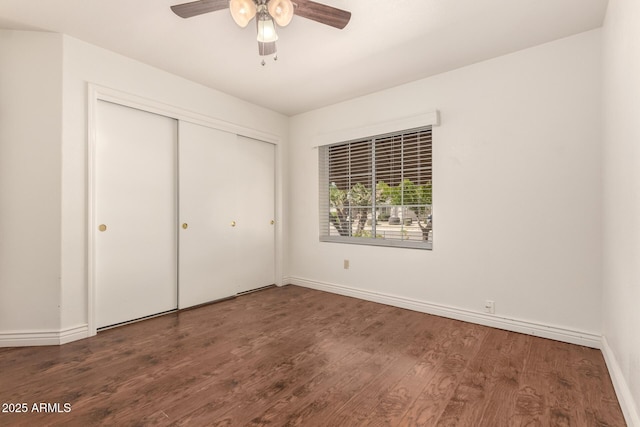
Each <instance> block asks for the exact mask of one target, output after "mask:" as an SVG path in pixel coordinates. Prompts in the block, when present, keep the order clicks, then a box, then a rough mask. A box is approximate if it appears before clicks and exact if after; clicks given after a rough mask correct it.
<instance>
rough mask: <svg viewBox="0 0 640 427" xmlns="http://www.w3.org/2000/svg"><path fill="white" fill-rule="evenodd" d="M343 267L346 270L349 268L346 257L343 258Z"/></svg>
mask: <svg viewBox="0 0 640 427" xmlns="http://www.w3.org/2000/svg"><path fill="white" fill-rule="evenodd" d="M344 269H345V270H348V269H349V260H348V259H345V260H344Z"/></svg>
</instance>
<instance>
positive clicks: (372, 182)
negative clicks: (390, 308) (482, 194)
mask: <svg viewBox="0 0 640 427" xmlns="http://www.w3.org/2000/svg"><path fill="white" fill-rule="evenodd" d="M431 145H432V144H431V126H427V127H423V128H418V129H412V130H407V131H402V132H396V133H391V134H386V135H379V136H375V137H370V138H363V139H358V140H353V141H348V142H341V143H337V144H332V145H325V146H321V147H320V149H319V154H320V159H319V160H320V240H321V241H325V242H342V243H358V244H369V245H381V246H401V247H412V248H423V249H431V245H432V241H433V235H432V229H433V212H432V209H433V206H432V190H433V187H432V171H431Z"/></svg>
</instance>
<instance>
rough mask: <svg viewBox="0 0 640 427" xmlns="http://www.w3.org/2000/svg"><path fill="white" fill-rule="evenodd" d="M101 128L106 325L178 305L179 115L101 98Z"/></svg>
mask: <svg viewBox="0 0 640 427" xmlns="http://www.w3.org/2000/svg"><path fill="white" fill-rule="evenodd" d="M96 129H97V134H96V147H95V148H96V154H95V159H96V161H95V199H94V200H95V212H96V214H95V221H96V224H104V225H105V226H106V230H105V231H97V232H96V238H95V278H96V282H95V289H96V295H95V311H96V324H97V327H98V328H100V327H104V326H109V325H113V324H116V323H120V322H125V321H128V320H133V319H137V318H140V317H145V316H148V315H153V314H157V313H161V312H164V311H168V310H172V309H175V308H176V307H177V289H176V287H177V259H176V253H177V236H176V223H177V214H176V176H177V175H176V173H177V171H176V167H177V164H176V150H177V122H176V121H175V120H173V119H170V118H167V117H164V116H159V115H156V114H152V113H148V112H144V111H140V110H136V109H132V108H128V107H124V106H121V105H117V104H112V103H109V102H104V101H99V102H98V110H97V128H96Z"/></svg>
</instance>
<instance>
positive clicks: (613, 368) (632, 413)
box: [601, 336, 640, 427]
mask: <svg viewBox="0 0 640 427" xmlns="http://www.w3.org/2000/svg"><path fill="white" fill-rule="evenodd" d="M601 347H602V354H603V356H604V361H605V362H606V364H607V369H609V376H610V377H611V382H613V388H614V389H615V390H616V395H617V397H618V402H619V403H620V408H621V409H622V413H623V414H624V419H625V421H626V422H627V425H628V426H629V427H640V414H639V413H638V408H636V405H635V403H634V402H635V401H634V400H633V396H632V395H631V390H630V389H629V385H628V384H627V381H626V380H625V378H624V375H623V374H622V370H621V369H620V365H618V361H617V360H616V357H615V354H614V353H613V350H612V349H611V347H609V343H608V342H607V338H606V337H605V336H603V337H602V344H601Z"/></svg>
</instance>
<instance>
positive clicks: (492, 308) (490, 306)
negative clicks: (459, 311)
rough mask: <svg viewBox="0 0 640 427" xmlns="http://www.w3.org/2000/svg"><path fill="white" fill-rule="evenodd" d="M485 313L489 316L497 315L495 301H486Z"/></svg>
mask: <svg viewBox="0 0 640 427" xmlns="http://www.w3.org/2000/svg"><path fill="white" fill-rule="evenodd" d="M484 312H485V313H489V314H496V303H495V301H491V300H489V299H488V300H485V302H484Z"/></svg>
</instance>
